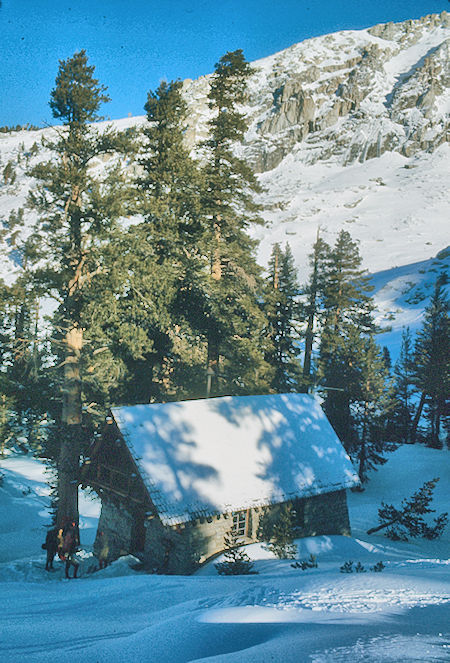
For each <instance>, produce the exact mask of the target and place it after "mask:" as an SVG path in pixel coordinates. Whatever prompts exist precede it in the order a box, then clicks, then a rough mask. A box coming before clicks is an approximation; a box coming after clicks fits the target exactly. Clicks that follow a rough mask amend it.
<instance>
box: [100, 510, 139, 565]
mask: <svg viewBox="0 0 450 663" xmlns="http://www.w3.org/2000/svg"><path fill="white" fill-rule="evenodd" d="M133 526H134V520H133V516H132V514H131V513H129V512H128V511H127V510H126V509H125V508H124V507H123V506H121V505H120V506H119V505H117V504H115V503H114V502H112V501H109V500H107V499H105V498H102V510H101V513H100V519H99V522H98V528H97V536H96V539H95V542H94V554H96V555H98V554H99V552H100V547H101V545H102V542H101V539H100V536H99V532H103V533H104V536H105V537H106V538H107V541H108V547H109V554H108V558H109V559H110V560H114V559H117V557H120V555H126V554H128V553H129V552H132V551H131V548H132V532H133Z"/></svg>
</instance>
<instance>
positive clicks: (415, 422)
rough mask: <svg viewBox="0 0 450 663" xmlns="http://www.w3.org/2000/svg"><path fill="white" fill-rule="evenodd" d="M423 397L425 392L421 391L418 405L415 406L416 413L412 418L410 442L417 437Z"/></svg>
mask: <svg viewBox="0 0 450 663" xmlns="http://www.w3.org/2000/svg"><path fill="white" fill-rule="evenodd" d="M425 398H426V393H425V392H424V391H423V392H422V394H421V396H420V402H419V405H418V406H417V411H416V414H415V415H414V419H413V422H412V427H411V443H412V444H414V443H415V441H416V438H417V427H418V425H419V421H420V417H421V416H422V410H423V406H424V405H425Z"/></svg>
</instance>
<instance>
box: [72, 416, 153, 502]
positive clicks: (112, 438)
mask: <svg viewBox="0 0 450 663" xmlns="http://www.w3.org/2000/svg"><path fill="white" fill-rule="evenodd" d="M81 483H82V485H84V486H90V487H91V488H93V489H94V490H95V491H96V492H97V493H98V494H99V495H100V496H101V495H102V494H104V493H106V494H107V495H109V496H110V497H116V498H119V499H120V501H121V502H123V503H125V505H127V504H129V505H130V506H134V507H135V506H141V507H145V508H146V510H148V511H154V507H153V505H152V503H151V500H150V496H149V494H148V491H147V488H146V486H145V484H144V482H143V480H142V477H141V476H140V473H139V469H138V467H137V466H136V463H135V461H134V459H133V457H132V455H131V453H130V451H129V449H128V447H127V445H126V443H125V441H124V439H123V437H122V434H121V432H120V430H119V429H118V427H117V426H116V424H115V422H114V421H113V420H111V419H109V420H108V422H107V423H106V424H105V427H104V430H103V432H102V435H101V437H100V438H99V439H98V440H97V441H96V442H95V443H94V444H93V445H92V447H91V449H90V451H89V458H88V459H87V460H86V461H85V463H84V464H83V467H82V469H81Z"/></svg>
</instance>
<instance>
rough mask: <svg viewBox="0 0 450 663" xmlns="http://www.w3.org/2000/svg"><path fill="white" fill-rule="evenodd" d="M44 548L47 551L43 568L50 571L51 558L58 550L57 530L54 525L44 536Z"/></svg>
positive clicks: (52, 558)
mask: <svg viewBox="0 0 450 663" xmlns="http://www.w3.org/2000/svg"><path fill="white" fill-rule="evenodd" d="M44 546H45V550H46V551H47V561H46V562H45V570H46V571H50V569H53V560H54V558H55V555H56V551H57V550H58V532H57V530H56V527H53V528H52V529H49V530H48V532H47V536H46V537H45V543H44Z"/></svg>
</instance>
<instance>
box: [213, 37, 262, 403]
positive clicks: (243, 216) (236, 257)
mask: <svg viewBox="0 0 450 663" xmlns="http://www.w3.org/2000/svg"><path fill="white" fill-rule="evenodd" d="M250 73H251V69H250V66H249V64H248V63H247V62H246V60H245V58H244V55H243V53H242V51H241V50H237V51H233V52H230V53H226V54H225V55H224V56H223V57H222V58H221V59H220V60H219V62H218V63H217V64H216V68H215V73H214V75H213V77H212V82H211V87H210V92H209V107H210V109H211V112H212V117H211V120H210V121H209V132H210V133H209V138H208V139H207V140H206V141H205V142H204V144H203V158H204V160H205V165H204V168H203V173H204V179H205V184H204V195H203V199H202V207H203V211H204V213H205V215H206V218H207V220H208V225H209V227H208V229H207V232H206V234H205V252H206V255H208V256H209V261H210V279H209V286H208V293H207V299H206V300H205V314H206V320H207V339H208V357H207V366H208V373H209V375H210V379H211V393H213V394H219V393H225V392H227V393H242V392H243V393H248V392H251V391H255V390H256V391H260V390H261V389H264V388H267V377H268V371H269V367H268V366H267V364H266V363H265V361H264V347H263V346H264V340H263V328H264V315H263V313H262V310H261V306H260V302H261V288H262V281H261V270H260V268H259V267H258V265H257V264H256V260H255V256H254V250H255V242H253V241H251V240H250V238H249V236H248V234H247V232H246V231H247V229H248V227H249V225H250V224H251V223H254V222H260V221H261V220H260V218H259V216H258V206H257V205H256V204H255V202H254V194H255V193H256V192H258V191H259V190H260V187H259V185H258V182H257V180H256V177H255V175H254V174H253V172H252V170H251V168H250V167H249V165H248V164H247V162H246V161H245V160H244V159H242V158H240V157H239V156H238V155H237V153H236V146H237V145H238V144H239V143H241V142H242V141H243V138H244V133H245V131H246V128H247V123H246V119H245V116H244V114H243V113H242V112H241V111H240V105H241V104H242V103H243V102H244V100H245V98H246V86H247V80H248V77H249V76H250ZM220 362H221V363H220ZM220 376H223V379H222V380H221V381H220V382H219V379H220Z"/></svg>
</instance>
